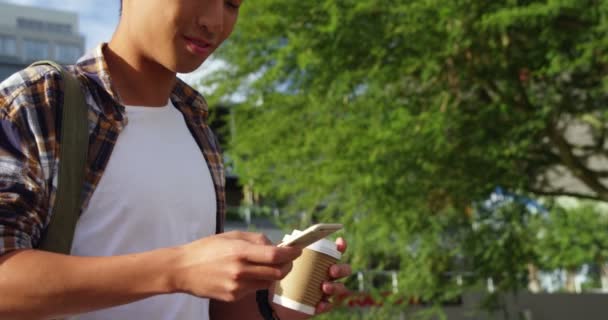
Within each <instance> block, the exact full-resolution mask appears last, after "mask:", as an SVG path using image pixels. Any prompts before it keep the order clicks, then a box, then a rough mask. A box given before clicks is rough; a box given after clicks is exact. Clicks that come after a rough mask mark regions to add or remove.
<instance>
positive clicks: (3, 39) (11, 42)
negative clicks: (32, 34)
mask: <svg viewBox="0 0 608 320" xmlns="http://www.w3.org/2000/svg"><path fill="white" fill-rule="evenodd" d="M0 55H4V56H16V55H17V39H15V37H11V36H4V35H0Z"/></svg>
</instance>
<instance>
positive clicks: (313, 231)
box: [278, 223, 342, 248]
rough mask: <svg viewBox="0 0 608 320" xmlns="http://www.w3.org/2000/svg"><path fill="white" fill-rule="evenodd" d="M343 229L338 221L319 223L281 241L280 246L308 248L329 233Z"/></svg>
mask: <svg viewBox="0 0 608 320" xmlns="http://www.w3.org/2000/svg"><path fill="white" fill-rule="evenodd" d="M340 229H342V225H341V224H337V223H319V224H315V225H313V226H310V227H309V228H308V229H306V230H304V231H302V232H301V233H300V234H297V235H295V236H293V237H292V238H291V239H289V240H287V241H284V242H281V243H280V244H279V245H278V246H279V247H299V248H306V247H307V246H309V245H311V244H313V243H315V242H317V241H319V240H321V239H323V238H325V237H327V236H328V235H330V234H332V233H334V232H336V231H338V230H340Z"/></svg>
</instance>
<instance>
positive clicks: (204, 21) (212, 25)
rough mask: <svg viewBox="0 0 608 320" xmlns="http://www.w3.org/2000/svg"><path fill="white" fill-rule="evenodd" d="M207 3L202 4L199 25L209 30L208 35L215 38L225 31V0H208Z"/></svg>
mask: <svg viewBox="0 0 608 320" xmlns="http://www.w3.org/2000/svg"><path fill="white" fill-rule="evenodd" d="M203 2H206V4H207V5H203V6H201V13H200V15H199V18H198V25H199V26H200V27H201V28H202V29H203V31H205V32H207V33H208V34H207V36H208V37H211V38H213V39H215V38H216V37H218V36H219V35H220V34H221V33H222V31H224V10H225V8H224V0H207V1H203Z"/></svg>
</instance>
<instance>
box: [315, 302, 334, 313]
mask: <svg viewBox="0 0 608 320" xmlns="http://www.w3.org/2000/svg"><path fill="white" fill-rule="evenodd" d="M331 308H332V305H331V303H329V302H326V301H321V302H319V304H318V305H317V308H316V310H315V314H320V313H325V312H329V311H330V310H331Z"/></svg>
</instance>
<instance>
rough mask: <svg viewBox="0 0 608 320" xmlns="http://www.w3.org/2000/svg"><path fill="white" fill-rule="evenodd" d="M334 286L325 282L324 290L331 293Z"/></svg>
mask: <svg viewBox="0 0 608 320" xmlns="http://www.w3.org/2000/svg"><path fill="white" fill-rule="evenodd" d="M332 291H333V290H332V286H331V284H329V283H324V284H323V292H325V293H327V294H331V292H332Z"/></svg>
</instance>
